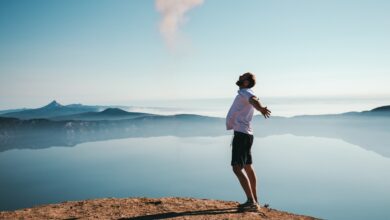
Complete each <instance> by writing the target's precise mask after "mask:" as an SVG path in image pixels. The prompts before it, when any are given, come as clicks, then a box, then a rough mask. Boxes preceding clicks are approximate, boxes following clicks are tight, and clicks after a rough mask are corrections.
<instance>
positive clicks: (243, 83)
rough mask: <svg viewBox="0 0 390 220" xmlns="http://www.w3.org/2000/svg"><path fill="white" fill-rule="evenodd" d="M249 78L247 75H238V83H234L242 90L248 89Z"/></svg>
mask: <svg viewBox="0 0 390 220" xmlns="http://www.w3.org/2000/svg"><path fill="white" fill-rule="evenodd" d="M249 77H250V75H249V74H242V75H240V77H239V78H238V81H237V82H236V85H237V86H239V87H243V88H246V87H248V86H249V80H248V78H249Z"/></svg>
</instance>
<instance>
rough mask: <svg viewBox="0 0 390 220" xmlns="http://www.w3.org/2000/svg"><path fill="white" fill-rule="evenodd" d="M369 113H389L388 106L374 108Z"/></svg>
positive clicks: (389, 108) (389, 106) (389, 107)
mask: <svg viewBox="0 0 390 220" xmlns="http://www.w3.org/2000/svg"><path fill="white" fill-rule="evenodd" d="M371 112H390V105H386V106H381V107H378V108H374V109H372V110H371Z"/></svg>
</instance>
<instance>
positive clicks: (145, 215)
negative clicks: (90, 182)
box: [0, 197, 316, 220]
mask: <svg viewBox="0 0 390 220" xmlns="http://www.w3.org/2000/svg"><path fill="white" fill-rule="evenodd" d="M237 205H238V203H237V202H232V201H221V200H209V199H194V198H178V197H165V198H155V199H152V198H102V199H91V200H83V201H66V202H62V203H58V204H49V205H40V206H35V207H33V208H26V209H19V210H15V211H3V212H0V219H122V220H123V219H266V220H271V219H278V220H280V219H299V220H301V219H302V220H303V219H305V220H306V219H316V218H313V217H310V216H304V215H296V214H292V213H288V212H283V211H278V210H275V209H272V208H265V207H261V210H260V211H258V212H240V211H238V210H237Z"/></svg>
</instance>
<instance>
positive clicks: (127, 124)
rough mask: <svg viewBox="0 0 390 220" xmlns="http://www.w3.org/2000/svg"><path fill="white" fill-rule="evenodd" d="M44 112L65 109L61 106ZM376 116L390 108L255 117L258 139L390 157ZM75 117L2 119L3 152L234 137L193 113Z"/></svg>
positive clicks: (383, 121) (385, 125)
mask: <svg viewBox="0 0 390 220" xmlns="http://www.w3.org/2000/svg"><path fill="white" fill-rule="evenodd" d="M45 107H47V108H46V109H50V108H54V109H58V108H63V106H61V105H60V104H58V103H51V105H48V106H45ZM366 112H368V113H366ZM375 112H388V107H386V106H383V107H379V108H375V109H372V110H370V111H363V112H350V113H343V114H334V115H319V116H296V117H289V118H286V117H270V118H269V119H267V120H265V119H264V118H263V117H262V116H261V115H256V116H255V117H254V120H253V128H254V131H255V135H256V136H257V137H266V136H270V135H282V134H293V135H296V136H315V137H326V138H336V139H341V140H343V141H346V142H348V143H351V144H354V145H357V146H360V147H362V148H365V149H367V150H371V151H374V152H377V153H378V154H381V155H383V156H385V157H390V147H389V146H390V138H388V137H389V136H390V117H388V115H384V114H379V115H378V114H376V113H375ZM77 117H79V119H77ZM70 118H71V120H68V119H65V118H63V119H62V120H53V119H50V120H49V119H29V120H20V119H17V118H8V117H1V116H0V151H5V150H9V149H15V148H19V149H23V148H33V149H34V148H46V147H50V146H74V145H76V144H78V143H83V142H89V141H97V140H107V139H117V138H127V137H154V136H166V135H172V136H220V135H231V131H227V130H226V129H225V119H224V118H216V117H206V116H200V115H192V114H179V115H168V116H164V115H151V114H146V113H139V112H135V113H133V112H126V111H123V110H121V109H118V108H108V109H105V110H104V111H101V112H87V113H85V114H84V113H83V114H78V115H72V116H71V117H70ZM107 118H109V119H115V118H116V119H117V120H106V119H107ZM75 119H77V120H75ZM313 147H315V146H313Z"/></svg>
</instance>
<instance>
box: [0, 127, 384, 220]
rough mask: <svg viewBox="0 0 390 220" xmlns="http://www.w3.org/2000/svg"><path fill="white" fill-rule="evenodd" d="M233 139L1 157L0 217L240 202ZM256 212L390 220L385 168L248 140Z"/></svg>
mask: <svg viewBox="0 0 390 220" xmlns="http://www.w3.org/2000/svg"><path fill="white" fill-rule="evenodd" d="M231 140H232V136H219V137H186V138H183V137H174V136H166V137H150V138H127V139H117V140H108V141H99V142H89V143H83V144H79V145H77V146H74V147H51V148H46V149H39V150H9V151H5V152H2V153H0V179H1V181H0V209H1V210H10V209H17V208H23V207H31V206H34V205H38V204H46V203H58V202H62V201H66V200H81V199H88V198H99V197H143V196H146V197H165V196H181V197H196V198H209V199H221V200H234V201H239V202H243V201H244V200H245V196H244V193H243V191H242V189H241V187H240V185H239V183H238V180H237V179H236V177H235V176H234V174H233V172H232V171H231V167H230V154H231V148H230V142H231ZM252 151H253V158H254V167H255V169H256V173H257V176H258V180H259V185H258V187H259V198H260V202H261V203H262V204H264V203H269V204H270V206H271V207H273V208H276V209H281V210H285V211H289V212H295V213H300V214H306V215H312V216H316V217H320V218H325V219H390V213H389V212H388V208H389V207H390V187H389V186H390V158H387V157H383V156H381V155H379V154H376V153H374V152H371V151H367V150H365V149H362V148H360V147H359V146H355V145H351V144H349V143H346V142H344V141H342V140H337V139H328V138H319V137H300V136H293V135H289V134H287V135H277V136H269V137H264V138H260V137H255V141H254V145H253V149H252Z"/></svg>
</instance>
